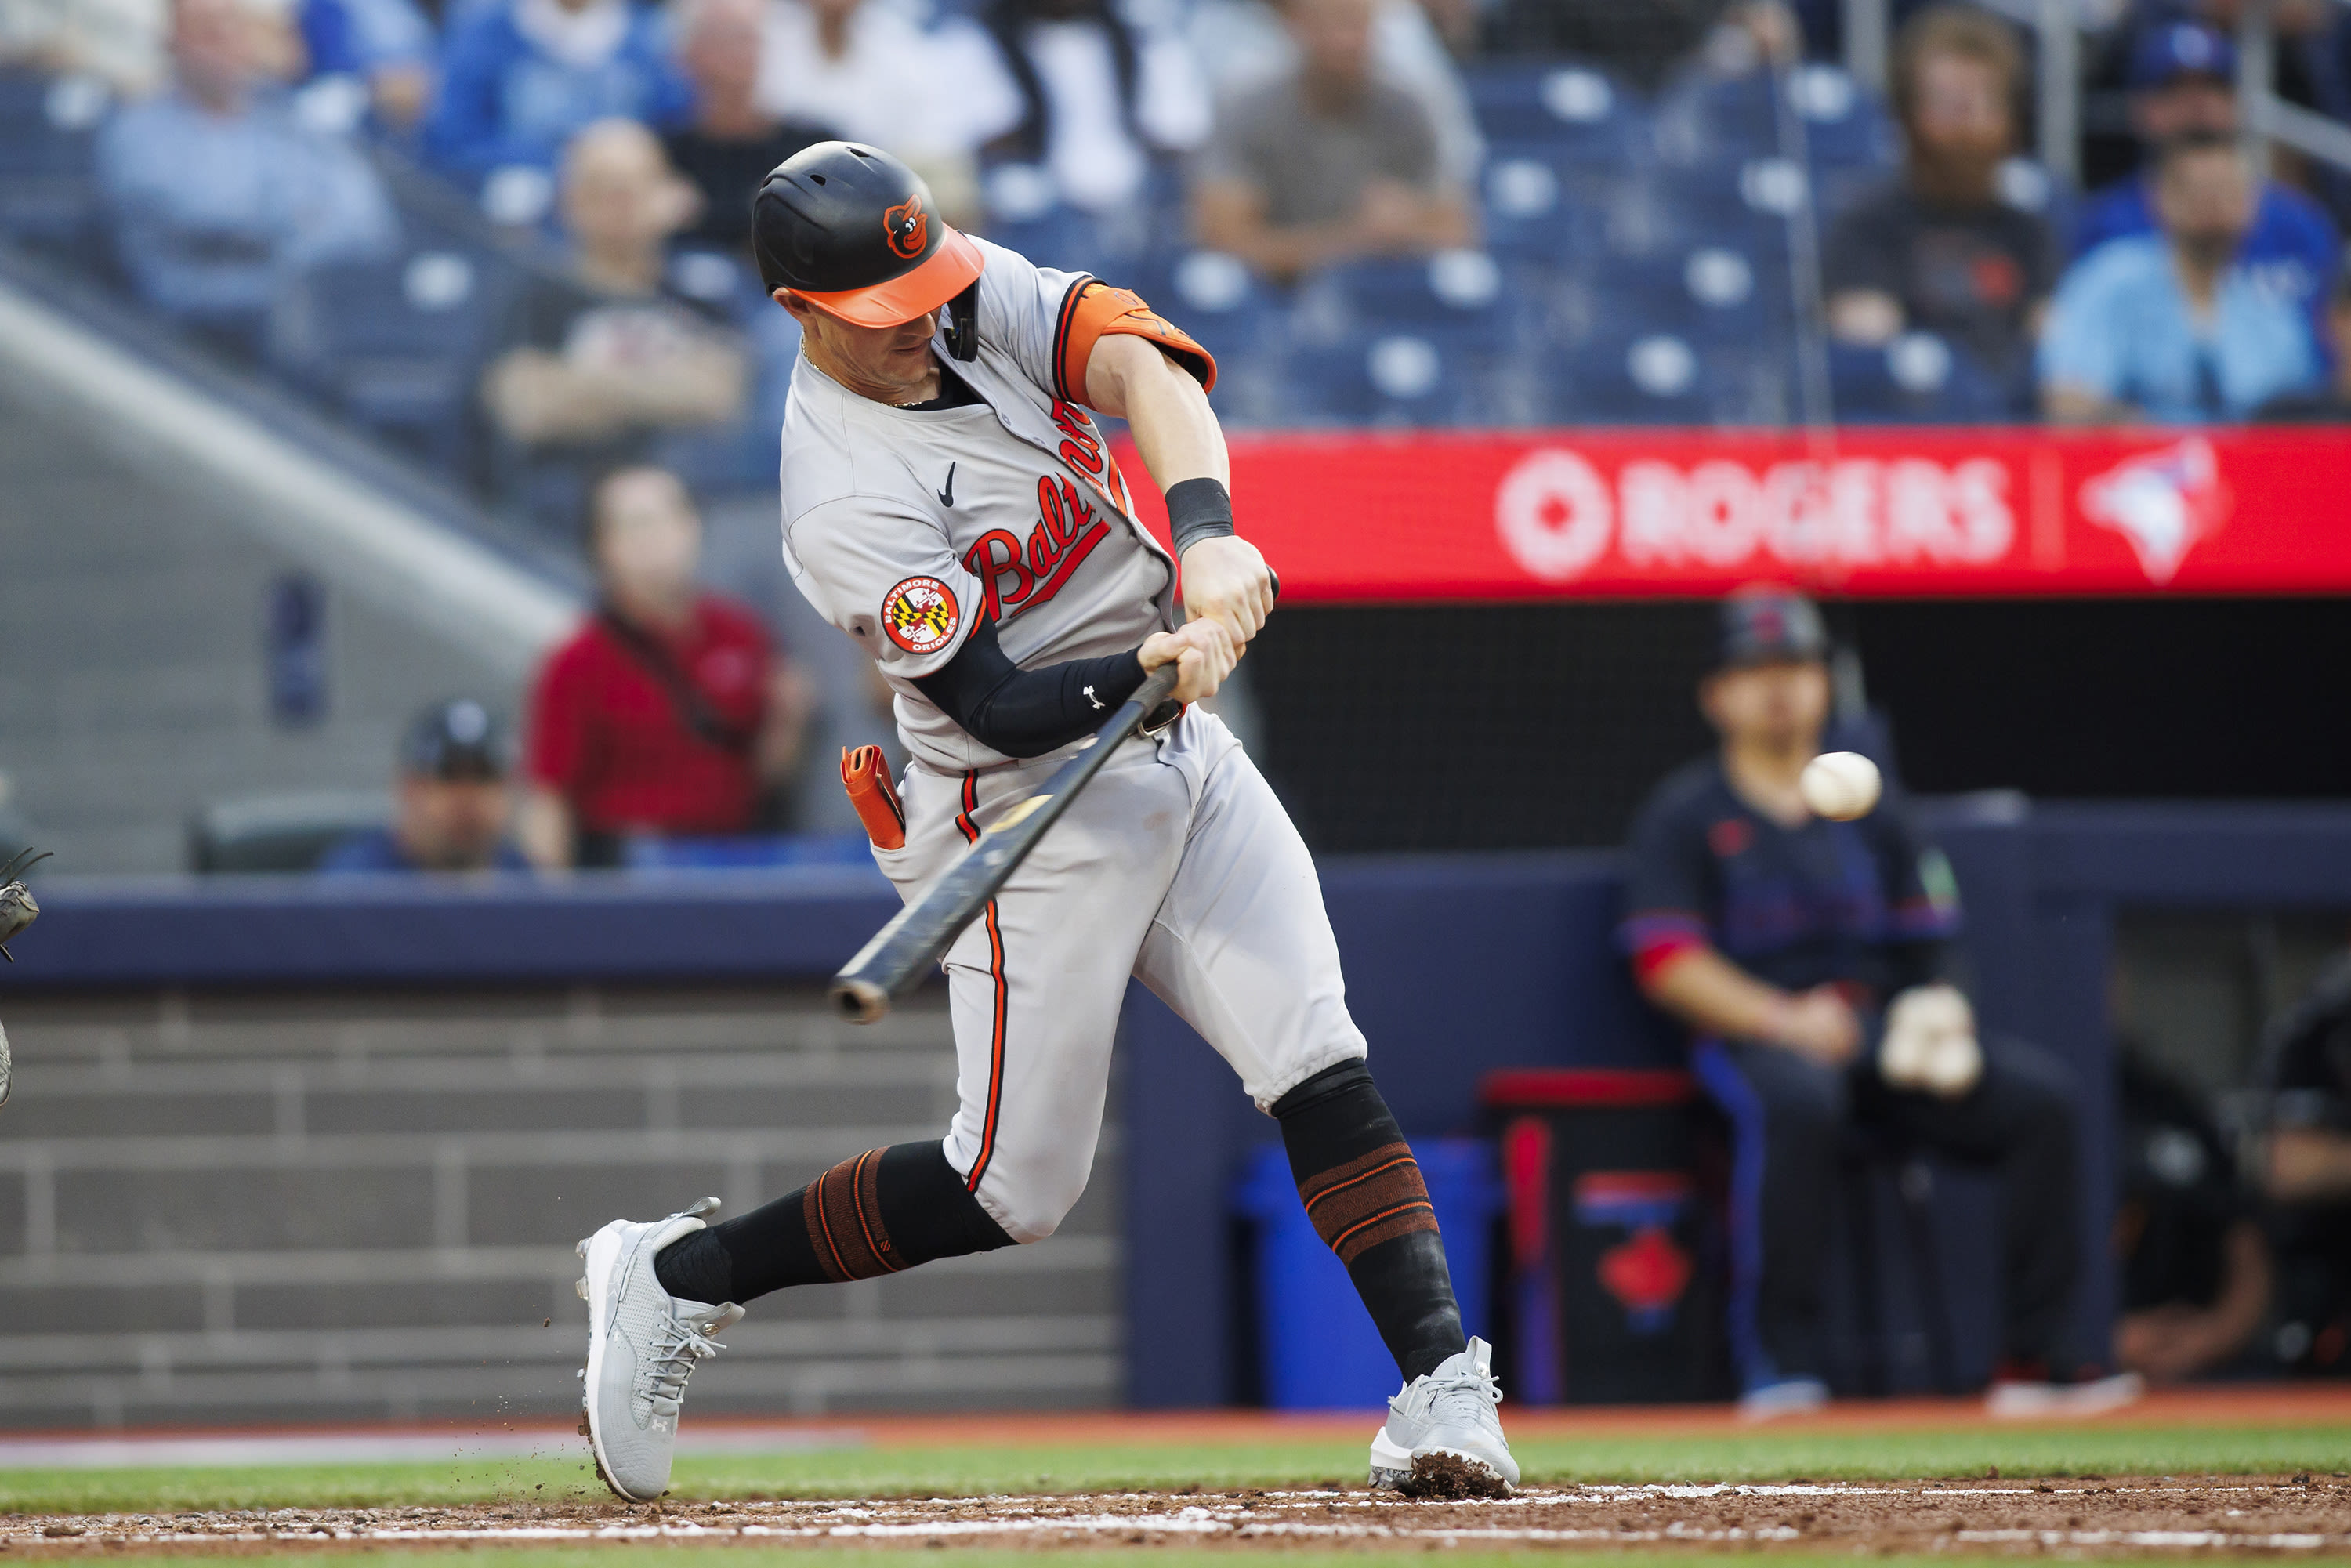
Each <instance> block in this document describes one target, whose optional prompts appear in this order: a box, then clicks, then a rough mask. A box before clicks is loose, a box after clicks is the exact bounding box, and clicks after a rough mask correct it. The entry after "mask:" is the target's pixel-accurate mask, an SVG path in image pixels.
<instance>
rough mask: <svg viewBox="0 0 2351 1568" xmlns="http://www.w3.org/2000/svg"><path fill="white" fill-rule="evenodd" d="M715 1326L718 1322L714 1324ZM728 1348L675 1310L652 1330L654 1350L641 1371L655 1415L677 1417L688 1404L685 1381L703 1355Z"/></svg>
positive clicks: (647, 1397) (649, 1402) (648, 1400)
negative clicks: (685, 1320) (678, 1315)
mask: <svg viewBox="0 0 2351 1568" xmlns="http://www.w3.org/2000/svg"><path fill="white" fill-rule="evenodd" d="M711 1326H712V1327H713V1328H715V1327H716V1325H715V1324H714V1325H711ZM725 1349H726V1346H725V1345H723V1344H720V1343H718V1342H717V1341H716V1340H715V1339H712V1338H711V1337H710V1335H709V1334H707V1333H704V1332H703V1331H702V1328H701V1327H699V1326H697V1325H695V1324H694V1323H690V1322H684V1321H683V1320H681V1319H680V1318H678V1317H677V1316H676V1314H674V1313H672V1314H671V1315H670V1316H668V1317H667V1318H664V1320H663V1321H662V1323H661V1326H660V1327H658V1328H656V1329H655V1330H653V1352H652V1354H650V1355H648V1356H647V1357H646V1358H645V1369H644V1371H643V1373H642V1374H640V1378H641V1382H640V1384H639V1386H640V1388H641V1389H642V1391H643V1394H644V1396H645V1401H646V1403H648V1404H649V1405H651V1406H653V1414H655V1415H656V1416H675V1415H676V1414H677V1413H678V1411H679V1410H680V1409H681V1408H682V1407H684V1404H685V1380H686V1379H687V1378H689V1377H691V1376H693V1375H694V1369H695V1365H696V1364H699V1363H700V1362H701V1360H702V1358H703V1357H705V1356H709V1355H716V1354H718V1353H719V1352H720V1351H722V1350H725Z"/></svg>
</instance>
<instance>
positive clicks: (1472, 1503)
mask: <svg viewBox="0 0 2351 1568" xmlns="http://www.w3.org/2000/svg"><path fill="white" fill-rule="evenodd" d="M657 1541H658V1542H670V1543H674V1544H685V1543H688V1542H708V1543H712V1544H721V1543H728V1542H740V1543H744V1544H754V1543H762V1542H766V1543H778V1544H780V1543H784V1542H801V1543H807V1544H811V1545H813V1544H820V1543H825V1542H833V1543H838V1544H841V1545H859V1546H886V1545H897V1546H910V1547H922V1546H932V1545H1012V1546H1019V1545H1040V1546H1041V1545H1086V1546H1094V1547H1102V1546H1115V1545H1122V1544H1123V1545H1134V1546H1150V1545H1155V1544H1182V1545H1193V1546H1201V1545H1225V1546H1230V1547H1233V1548H1236V1549H1250V1548H1254V1549H1259V1550H1280V1549H1281V1548H1284V1547H1302V1546H1314V1545H1324V1546H1332V1545H1345V1544H1349V1543H1364V1544H1379V1543H1394V1544H1426V1545H1444V1544H1456V1545H1463V1546H1469V1545H1476V1546H1492V1547H1507V1546H1512V1545H1524V1546H1531V1547H1549V1548H1559V1547H1593V1548H1602V1549H1605V1548H1623V1547H1642V1546H1646V1547H1652V1548H1656V1547H1665V1548H1684V1549H1687V1548H1701V1549H1703V1548H1708V1547H1717V1548H1722V1549H1729V1550H1742V1551H1752V1550H1755V1549H1758V1548H1763V1549H1780V1550H1788V1549H1797V1550H1803V1551H1835V1552H1855V1551H1861V1552H1886V1551H1898V1552H1920V1551H1941V1552H1950V1551H1954V1550H1957V1551H1960V1552H1973V1553H2015V1554H2037V1553H2042V1552H2054V1553H2060V1554H2064V1555H2067V1556H2080V1555H2085V1554H2088V1555H2101V1556H2103V1555H2148V1554H2153V1555H2167V1554H2172V1553H2178V1552H2212V1551H2216V1550H2219V1551H2228V1552H2273V1553H2280V1554H2287V1555H2294V1554H2302V1553H2309V1552H2344V1551H2346V1549H2351V1484H2346V1482H2344V1481H2341V1480H2337V1479H2334V1478H2332V1477H2327V1478H2319V1479H2312V1478H2308V1477H2301V1476H2297V1477H2292V1478H2283V1477H2282V1478H2271V1479H2260V1478H2240V1477H2231V1478H2229V1479H2225V1480H2223V1479H2213V1480H2184V1479H2168V1478H2167V1479H2156V1478H2137V1479H2126V1478H2121V1477H2116V1478H2112V1479H2106V1478H2087V1477H2085V1478H2078V1479H2062V1480H2043V1481H2032V1480H2022V1481H2019V1480H2008V1481H2002V1480H1989V1479H1988V1480H1984V1481H1977V1482H1955V1481H1943V1482H1936V1481H1919V1482H1900V1483H1873V1482H1854V1483H1836V1484H1820V1485H1814V1484H1809V1483H1802V1482H1798V1483H1791V1484H1780V1485H1750V1486H1582V1487H1556V1488H1550V1487H1546V1488H1528V1489H1525V1490H1521V1491H1520V1492H1519V1493H1518V1494H1516V1495H1515V1496H1512V1497H1510V1498H1507V1499H1499V1500H1461V1501H1447V1500H1410V1499H1405V1498H1399V1497H1395V1496H1394V1495H1393V1494H1385V1493H1374V1492H1371V1491H1366V1490H1360V1489H1348V1490H1298V1491H1254V1490H1251V1491H1229V1492H1193V1493H1174V1494H1170V1493H1165V1492H1111V1493H1096V1494H1092V1495H1079V1496H1060V1497H983V1498H925V1499H896V1500H882V1501H872V1502H847V1501H840V1500H829V1501H765V1502H691V1503H688V1502H672V1503H668V1504H665V1505H663V1506H659V1507H653V1508H630V1507H625V1506H622V1505H621V1504H618V1503H569V1504H524V1503H498V1502H493V1503H482V1504H477V1505H472V1506H467V1507H461V1508H382V1509H318V1510H297V1509H286V1510H271V1511H230V1512H214V1513H183V1514H167V1515H149V1514H131V1515H121V1514H118V1515H95V1516H82V1517H63V1516H57V1515H49V1516H46V1517H27V1516H21V1515H19V1516H14V1517H8V1518H0V1546H5V1547H6V1548H9V1549H12V1550H24V1551H28V1552H30V1553H32V1554H35V1555H42V1554H48V1553H59V1554H62V1553H68V1552H86V1551H90V1550H93V1549H120V1548H124V1547H131V1548H140V1547H144V1548H150V1549H171V1548H188V1547H197V1548H209V1549H211V1550H214V1551H222V1550H225V1551H228V1552H254V1551H256V1550H260V1551H268V1550H273V1549H275V1550H285V1549H287V1548H295V1547H300V1546H305V1545H316V1546H322V1547H330V1546H337V1545H342V1546H349V1545H351V1544H366V1543H372V1542H382V1543H385V1544H413V1543H448V1544H462V1543H466V1542H475V1543H484V1544H487V1543H493V1542H496V1543H512V1544H517V1545H521V1544H536V1545H549V1544H559V1543H574V1542H578V1543H593V1542H611V1543H614V1544H622V1543H628V1542H657Z"/></svg>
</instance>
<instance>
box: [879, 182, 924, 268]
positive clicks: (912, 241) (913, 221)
mask: <svg viewBox="0 0 2351 1568" xmlns="http://www.w3.org/2000/svg"><path fill="white" fill-rule="evenodd" d="M882 227H883V232H884V233H886V234H888V235H889V236H890V249H891V251H892V252H893V254H895V255H898V256H904V257H905V258H906V259H907V260H908V261H912V260H914V258H915V257H916V256H921V255H922V254H923V247H924V246H925V245H926V244H927V243H929V241H930V237H931V223H930V216H929V214H926V213H925V212H924V211H923V198H922V194H921V193H919V192H917V193H915V194H914V195H911V196H908V197H907V198H906V199H905V200H904V201H903V202H901V203H899V204H897V205H896V206H894V207H892V208H891V209H890V210H889V211H888V212H886V213H883V214H882Z"/></svg>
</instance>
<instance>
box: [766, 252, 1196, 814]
mask: <svg viewBox="0 0 2351 1568" xmlns="http://www.w3.org/2000/svg"><path fill="white" fill-rule="evenodd" d="M976 243H977V245H978V246H979V247H980V250H981V252H982V254H983V255H985V256H986V257H987V270H986V271H985V272H983V273H982V274H981V275H980V280H979V354H978V357H977V359H976V360H973V361H969V362H965V361H957V360H953V359H950V358H949V357H948V355H947V350H946V338H945V335H944V331H943V332H942V334H941V336H940V337H939V338H937V339H935V340H934V342H935V348H936V351H937V353H938V355H939V358H940V361H941V362H942V363H944V364H946V365H948V366H950V367H951V368H952V369H953V371H954V372H955V373H956V375H958V376H960V377H962V378H963V380H964V381H965V382H967V383H968V384H969V385H970V387H971V389H972V391H973V392H977V394H978V395H979V398H980V402H977V403H976V404H971V405H967V406H966V407H962V408H953V409H946V410H940V411H934V412H924V413H917V412H914V411H913V410H909V409H900V408H892V407H890V406H889V405H887V404H886V403H879V402H873V401H872V400H871V399H869V398H863V397H860V396H858V395H857V394H856V393H854V392H849V391H847V390H846V389H845V388H843V387H841V385H840V384H839V383H838V382H834V381H833V380H832V378H831V377H830V376H828V375H826V374H825V373H824V372H823V371H820V370H818V369H817V368H816V366H814V365H813V364H811V363H810V362H809V360H808V358H807V356H806V355H802V356H801V358H800V361H799V364H798V365H797V366H796V367H795V368H794V370H793V372H792V388H791V398H790V401H789V403H788V404H787V406H786V409H785V413H784V435H783V468H782V483H783V499H784V561H785V564H786V565H787V566H788V567H789V569H790V570H791V574H792V580H793V582H794V583H795V584H796V585H797V586H798V587H799V591H800V592H801V593H802V594H804V595H805V596H806V597H807V599H808V601H809V602H810V604H812V605H814V606H815V607H816V609H817V611H818V612H819V613H820V614H822V615H823V616H824V618H825V619H826V620H828V621H830V622H832V623H833V624H834V625H835V626H838V627H840V628H841V630H842V631H844V632H848V633H849V634H850V636H852V637H853V638H855V639H856V640H857V643H858V645H859V646H860V647H862V648H863V649H864V650H865V651H866V652H867V653H869V654H871V655H872V658H873V659H874V661H875V663H876V664H879V665H880V666H881V670H882V674H883V678H884V679H886V680H887V681H888V682H889V683H890V686H891V688H892V690H893V692H894V693H895V694H896V698H897V700H896V705H895V706H896V714H897V720H898V733H899V734H900V735H901V736H902V737H904V740H905V743H906V747H907V749H908V750H909V751H910V752H912V753H913V754H914V757H915V758H917V759H918V760H920V761H921V762H923V763H924V764H925V766H927V767H930V768H935V769H937V770H939V771H941V772H946V773H960V772H963V771H965V770H967V769H969V768H992V767H996V766H998V765H1000V764H1002V763H1004V762H1006V761H1008V760H1009V759H1008V758H1006V757H1005V756H1004V755H1003V754H1002V753H1000V752H998V751H995V750H993V749H991V748H990V747H986V746H982V745H981V744H980V743H979V742H978V741H977V740H975V739H973V738H972V737H971V736H970V735H969V734H967V732H966V731H965V730H964V729H963V727H961V726H959V725H957V724H956V722H955V721H954V720H953V719H951V718H949V717H947V716H946V715H945V714H943V713H941V712H940V711H939V710H938V709H937V708H936V707H935V706H933V705H932V704H931V703H930V701H929V700H928V699H927V698H925V696H924V695H923V694H922V692H921V691H920V690H919V689H918V688H916V687H915V685H914V679H915V677H917V676H920V675H927V674H931V673H932V672H934V671H935V670H937V669H939V668H940V667H941V666H942V665H944V664H946V662H947V661H948V660H950V659H952V658H953V657H955V655H956V651H957V650H958V649H960V648H961V647H962V646H963V643H964V639H965V638H966V637H967V636H969V635H970V633H971V628H972V625H973V624H974V622H975V621H976V619H977V617H979V616H981V615H991V616H993V617H994V618H995V620H996V622H997V627H998V640H999V642H1000V643H1001V644H1002V646H1003V648H1004V651H1005V653H1006V654H1007V655H1008V656H1009V657H1010V658H1011V659H1012V661H1013V662H1014V663H1015V664H1019V665H1022V666H1024V667H1029V666H1035V665H1040V664H1059V663H1061V661H1063V660H1066V659H1081V658H1090V657H1094V656H1097V655H1101V654H1107V653H1121V652H1123V651H1124V650H1126V649H1129V648H1133V647H1134V646H1135V645H1136V644H1138V643H1141V642H1142V641H1143V640H1144V638H1145V637H1147V636H1149V635H1150V634H1151V633H1152V632H1162V631H1168V630H1171V629H1173V627H1174V626H1175V562H1174V560H1173V559H1171V558H1170V557H1169V556H1168V554H1167V552H1166V550H1165V549H1162V548H1161V546H1160V545H1159V543H1158V541H1157V540H1156V539H1155V538H1152V537H1151V535H1150V534H1149V533H1148V532H1146V531H1145V530H1144V528H1142V527H1141V526H1140V525H1139V524H1137V523H1136V522H1135V520H1134V515H1133V511H1134V508H1133V504H1132V501H1131V498H1130V497H1129V496H1128V493H1127V489H1126V484H1125V481H1124V479H1123V477H1122V476H1121V475H1120V474H1119V471H1118V465H1117V464H1116V463H1115V462H1114V461H1113V459H1112V457H1111V455H1110V453H1109V451H1108V449H1107V447H1106V445H1105V444H1104V442H1103V440H1102V432H1101V430H1100V428H1099V427H1098V426H1097V425H1096V424H1095V423H1094V420H1093V417H1092V415H1091V414H1089V413H1087V412H1086V411H1085V410H1084V409H1082V408H1080V407H1078V406H1077V404H1076V403H1075V402H1074V401H1073V399H1074V397H1077V396H1082V395H1083V392H1084V388H1083V387H1082V386H1080V387H1076V388H1071V387H1068V386H1065V385H1061V380H1062V375H1063V371H1064V370H1065V368H1066V366H1065V363H1064V358H1063V355H1062V353H1061V350H1062V348H1063V344H1062V343H1061V341H1060V340H1059V339H1060V337H1061V334H1062V333H1064V332H1065V331H1066V324H1067V322H1068V320H1069V317H1070V311H1071V306H1072V304H1073V302H1074V297H1075V293H1076V291H1077V290H1078V289H1079V288H1081V287H1082V286H1084V285H1085V284H1086V283H1087V282H1088V281H1090V280H1089V279H1088V278H1087V277H1084V276H1083V275H1082V274H1077V273H1068V272H1059V271H1055V270H1054V269H1052V268H1050V267H1036V266H1033V265H1031V264H1030V263H1029V261H1028V259H1027V258H1025V257H1023V256H1018V255H1016V254H1014V253H1013V252H1011V251H1008V250H1006V249H1004V248H1003V247H1002V246H995V245H990V244H988V243H987V241H985V240H980V241H977V242H976Z"/></svg>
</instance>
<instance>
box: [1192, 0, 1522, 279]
mask: <svg viewBox="0 0 2351 1568" xmlns="http://www.w3.org/2000/svg"><path fill="white" fill-rule="evenodd" d="M1373 5H1374V0H1289V8H1288V11H1287V13H1286V15H1287V16H1288V18H1289V21H1290V31H1291V32H1292V34H1293V35H1294V36H1295V37H1296V38H1297V40H1298V50H1299V63H1298V68H1297V69H1296V70H1295V71H1293V72H1292V73H1291V74H1290V75H1289V76H1287V77H1284V78H1280V80H1277V81H1272V82H1268V83H1266V84H1265V85H1263V86H1261V87H1258V88H1254V89H1249V90H1248V91H1245V92H1242V93H1240V94H1238V95H1237V96H1236V97H1234V98H1233V99H1231V100H1230V101H1229V102H1228V103H1227V104H1226V105H1225V106H1224V109H1223V112H1222V113H1221V115H1220V116H1219V119H1218V123H1217V130H1216V133H1215V134H1214V136H1212V137H1211V138H1210V140H1209V142H1208V147H1207V152H1205V153H1204V154H1203V155H1202V158H1201V162H1200V168H1199V171H1198V174H1197V177H1196V185H1195V189H1194V192H1193V219H1194V224H1195V226H1196V228H1197V230H1198V233H1199V237H1200V240H1201V243H1203V244H1205V245H1207V246H1213V247H1214V248H1216V249H1217V250H1222V251H1228V252H1230V253H1231V254H1233V255H1234V256H1238V257H1240V258H1241V259H1242V260H1243V261H1246V262H1248V263H1249V264H1250V265H1251V266H1253V267H1257V268H1259V270H1261V271H1263V272H1265V273H1268V274H1270V276H1272V277H1280V278H1289V277H1296V276H1297V275H1298V274H1300V273H1301V272H1306V271H1309V270H1311V269H1312V268H1314V267H1322V266H1327V265H1329V264H1330V263H1332V262H1338V261H1344V260H1347V259H1349V258H1351V257H1354V256H1379V255H1400V254H1409V253H1412V252H1416V251H1432V250H1442V249H1445V248H1447V247H1448V246H1464V245H1469V244H1472V243H1474V241H1475V239H1476V235H1477V225H1476V223H1475V221H1474V220H1473V219H1472V218H1471V216H1470V213H1469V206H1468V201H1467V200H1466V198H1465V197H1464V195H1463V193H1462V192H1461V190H1460V188H1459V187H1458V185H1456V184H1455V183H1453V182H1452V181H1450V180H1448V179H1447V177H1446V175H1445V173H1444V172H1443V170H1442V169H1441V168H1440V167H1439V164H1438V160H1437V133H1436V129H1435V127H1434V126H1433V125H1432V124H1431V123H1430V121H1429V118H1428V113H1427V110H1425V109H1423V108H1422V107H1421V105H1420V103H1419V101H1418V100H1417V99H1415V98H1413V96H1412V95H1411V94H1410V93H1408V92H1405V90H1404V89H1401V88H1399V87H1396V86H1395V85H1393V84H1392V83H1390V82H1389V81H1387V80H1386V79H1385V78H1384V77H1382V76H1381V75H1380V74H1379V73H1378V71H1377V70H1376V69H1375V68H1374V63H1373V58H1372V23H1373Z"/></svg>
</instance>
